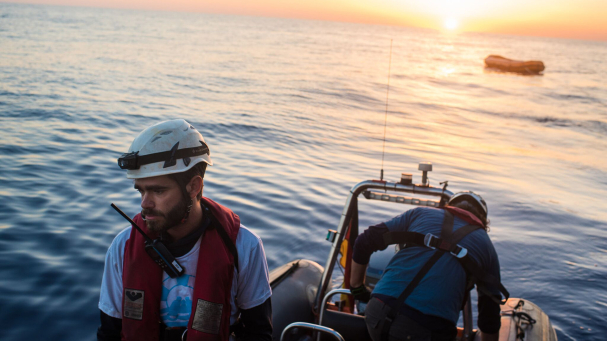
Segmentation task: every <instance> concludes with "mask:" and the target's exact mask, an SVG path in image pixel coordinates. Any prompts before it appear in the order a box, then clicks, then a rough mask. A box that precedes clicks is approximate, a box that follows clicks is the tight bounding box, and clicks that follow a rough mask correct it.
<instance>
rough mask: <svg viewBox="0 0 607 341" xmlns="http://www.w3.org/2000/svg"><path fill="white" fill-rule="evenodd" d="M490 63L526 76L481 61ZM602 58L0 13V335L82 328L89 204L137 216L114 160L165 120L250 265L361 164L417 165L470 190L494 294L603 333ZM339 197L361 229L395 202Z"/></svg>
mask: <svg viewBox="0 0 607 341" xmlns="http://www.w3.org/2000/svg"><path fill="white" fill-rule="evenodd" d="M391 41H392V55H391V71H390V90H389V96H388V109H387V116H386V98H387V82H388V69H389V67H390V66H389V61H390V44H391ZM489 54H499V55H503V56H505V57H510V58H514V59H521V60H532V59H534V60H542V61H544V63H545V65H546V70H545V72H544V74H543V75H542V76H520V75H515V74H505V73H496V72H493V71H490V70H485V69H484V68H483V59H484V58H485V57H486V56H487V55H489ZM606 61H607V44H606V43H605V42H592V41H577V40H562V39H553V38H535V37H515V36H499V35H484V34H459V35H448V34H443V33H440V32H435V31H429V30H421V29H414V28H404V27H390V26H371V25H362V24H350V23H336V22H326V21H304V20H292V19H277V18H263V17H240V16H227V15H209V14H199V13H172V12H152V11H129V10H111V9H95V8H76V7H53V6H35V5H14V4H0V123H1V125H0V127H1V128H0V133H1V134H0V184H1V185H0V302H1V305H0V324H1V328H0V339H1V340H34V339H40V340H42V339H44V340H85V339H94V337H95V331H96V328H97V326H98V324H99V322H98V321H99V317H98V315H99V310H98V308H97V302H98V298H99V287H100V284H101V276H102V270H103V263H104V255H105V252H106V250H107V248H108V246H109V245H110V243H111V242H112V240H113V238H114V236H115V235H116V234H117V233H118V232H119V231H121V230H122V229H124V228H125V227H126V226H127V224H126V223H125V221H124V219H123V218H122V217H120V216H119V215H118V214H116V212H114V211H113V210H112V209H111V207H110V203H111V202H114V203H116V204H117V205H118V206H119V207H121V208H122V209H123V210H124V211H126V212H128V213H129V214H131V215H134V214H136V213H137V212H138V211H139V209H140V208H139V198H138V193H137V192H136V191H135V190H134V189H133V184H132V182H131V181H130V180H127V179H126V178H125V172H124V171H123V170H121V169H119V168H118V166H117V163H116V159H117V158H118V157H119V156H120V155H121V154H122V153H124V152H126V151H127V148H128V146H129V144H130V142H131V141H132V139H133V138H134V137H135V136H136V135H137V134H138V133H139V132H140V131H141V130H143V129H144V128H146V127H147V126H150V125H152V124H155V123H157V122H159V121H163V120H168V119H175V118H184V119H186V120H187V121H189V122H190V123H191V124H193V125H194V126H195V127H196V128H197V129H198V130H199V131H200V132H201V133H202V134H203V135H204V137H205V139H206V141H207V143H208V144H209V146H210V149H211V156H212V158H213V161H214V163H215V164H214V166H213V167H210V168H209V169H208V171H207V175H206V177H205V187H204V194H205V195H206V196H208V197H210V198H212V199H214V200H216V201H218V202H220V203H222V204H224V205H226V206H228V207H230V208H232V209H233V210H234V211H235V212H237V213H238V214H239V215H240V217H241V219H242V222H243V223H244V224H245V225H246V226H248V227H249V228H251V229H252V230H253V231H255V232H256V233H257V234H258V235H260V236H261V237H262V239H263V242H264V247H265V251H266V254H267V259H268V265H269V267H270V269H272V268H276V267H278V266H280V265H282V264H284V263H285V262H287V261H290V260H293V259H297V258H307V259H311V260H314V261H317V262H319V263H321V264H322V265H324V263H325V260H326V257H327V254H328V251H329V248H330V244H329V243H328V242H326V241H325V240H324V237H325V235H326V230H327V229H332V228H335V227H336V226H337V223H338V221H339V218H340V215H341V210H342V206H343V204H344V202H345V199H346V196H347V195H348V193H349V189H350V188H351V187H352V186H353V185H354V184H356V183H357V182H359V181H361V180H366V179H376V178H379V174H380V169H381V168H382V160H383V168H384V172H385V178H387V179H391V180H398V179H399V178H400V174H401V172H408V173H413V174H414V181H415V182H420V174H419V172H418V171H417V164H418V162H421V161H431V162H433V165H434V170H433V171H432V172H431V173H430V175H429V176H430V183H431V184H432V185H438V183H439V182H440V181H444V180H448V181H449V189H450V190H452V191H459V190H473V191H476V192H478V193H480V194H481V195H483V197H484V198H485V199H486V201H487V203H488V206H489V217H490V219H491V232H490V236H491V238H492V240H493V242H494V244H495V247H496V249H497V252H498V254H499V256H500V263H501V271H502V272H501V273H502V281H503V283H504V284H505V285H506V286H507V287H508V289H509V290H510V292H511V294H512V296H513V297H523V298H526V299H528V300H531V301H533V302H534V303H536V304H538V305H539V306H540V307H541V308H542V309H543V310H544V311H545V312H546V313H547V314H548V315H549V316H550V318H551V321H552V323H553V325H554V327H555V328H556V330H557V334H558V337H559V339H560V340H604V338H605V335H606V334H607V327H605V315H607V268H606V267H607V240H606V238H605V237H606V236H607V233H606V232H605V230H606V229H607V203H606V202H605V197H606V195H607V161H606V160H607V157H606V152H607V139H606V137H607V83H606V82H605V79H607V64H606V63H607V62H606ZM386 117H387V121H385V119H386ZM385 122H386V125H385V127H386V128H385V156H384V157H382V150H383V148H384V142H383V137H384V123H385ZM360 205H361V210H363V212H361V218H360V219H361V225H362V226H361V228H364V227H365V226H368V225H369V224H373V223H376V222H379V221H382V220H385V219H388V218H390V217H392V216H393V215H396V214H398V213H399V212H402V211H403V210H406V209H408V208H410V207H407V206H398V205H392V206H385V205H381V204H371V203H367V202H366V201H364V200H362V201H361V204H360ZM394 206H396V207H394Z"/></svg>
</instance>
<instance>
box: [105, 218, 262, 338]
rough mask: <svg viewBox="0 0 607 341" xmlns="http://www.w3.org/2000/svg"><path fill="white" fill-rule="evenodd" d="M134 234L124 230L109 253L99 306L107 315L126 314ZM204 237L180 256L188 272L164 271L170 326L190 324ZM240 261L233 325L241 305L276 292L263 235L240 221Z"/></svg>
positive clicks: (163, 307) (164, 306) (165, 317)
mask: <svg viewBox="0 0 607 341" xmlns="http://www.w3.org/2000/svg"><path fill="white" fill-rule="evenodd" d="M130 236H131V227H128V228H126V229H125V230H123V231H122V232H120V233H119V234H118V235H117V236H116V238H114V241H113V242H112V245H110V247H109V249H108V251H107V254H106V256H105V269H104V271H103V280H102V282H101V294H100V296H99V309H101V311H103V312H104V313H106V314H107V315H109V316H111V317H115V318H120V319H121V318H122V293H123V290H122V267H123V263H124V247H125V244H126V241H127V240H128V239H129V238H130ZM200 241H201V240H200V239H199V240H198V242H197V243H196V245H195V246H194V247H193V248H192V250H190V251H189V252H188V253H187V254H185V255H183V256H181V257H176V259H177V261H178V262H179V264H181V265H182V266H183V267H185V269H186V271H185V274H183V275H182V276H180V277H179V278H170V277H169V275H167V274H166V272H164V271H163V278H162V283H163V286H162V298H161V302H160V316H161V318H162V321H163V322H164V323H165V324H166V325H167V326H168V327H187V324H188V321H189V320H190V314H191V312H192V294H193V291H194V281H195V279H196V265H197V264H198V251H199V250H200ZM236 250H237V251H238V265H239V269H240V271H238V272H237V271H236V268H234V277H233V279H232V295H231V299H230V302H231V316H230V325H232V324H234V323H235V322H236V320H237V318H238V316H239V315H240V311H239V309H250V308H253V307H256V306H258V305H260V304H262V303H263V302H265V301H266V300H267V299H268V298H270V296H272V289H270V283H269V274H268V264H267V262H266V255H265V252H264V249H263V244H262V242H261V239H260V238H259V236H257V235H256V234H255V233H253V232H252V231H251V230H249V229H247V228H246V227H244V226H243V225H240V230H239V231H238V235H237V237H236Z"/></svg>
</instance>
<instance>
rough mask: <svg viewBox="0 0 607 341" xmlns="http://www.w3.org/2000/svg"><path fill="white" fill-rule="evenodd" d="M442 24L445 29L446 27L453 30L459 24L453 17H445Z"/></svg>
mask: <svg viewBox="0 0 607 341" xmlns="http://www.w3.org/2000/svg"><path fill="white" fill-rule="evenodd" d="M443 26H444V27H445V28H446V29H448V30H449V31H453V30H455V29H456V28H457V26H459V25H458V22H457V19H455V18H447V19H446V20H445V23H444V24H443Z"/></svg>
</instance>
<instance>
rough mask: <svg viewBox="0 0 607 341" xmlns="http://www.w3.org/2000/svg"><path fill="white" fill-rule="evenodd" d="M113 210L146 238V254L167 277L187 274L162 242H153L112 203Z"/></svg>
mask: <svg viewBox="0 0 607 341" xmlns="http://www.w3.org/2000/svg"><path fill="white" fill-rule="evenodd" d="M112 208H113V209H115V210H116V211H117V212H118V213H120V215H122V216H123V217H124V219H126V220H128V221H129V223H131V225H133V227H134V228H136V229H137V231H139V233H141V235H143V238H145V252H147V253H148V255H150V257H152V259H153V260H154V261H155V262H156V264H158V265H159V266H160V268H161V269H162V270H164V272H166V273H167V275H169V276H171V278H177V277H179V276H181V275H183V273H184V272H185V269H184V268H183V267H182V266H181V265H179V262H177V260H176V259H175V257H174V256H173V255H172V254H171V252H169V250H168V249H167V248H166V246H164V244H162V242H161V241H160V240H158V239H156V240H152V239H151V238H150V237H148V236H147V235H146V234H145V233H144V232H143V231H142V230H141V229H140V228H139V226H137V224H135V222H134V221H133V220H132V219H131V218H130V217H129V216H128V215H126V214H124V212H122V210H120V209H119V208H118V207H117V206H116V205H114V204H113V203H112Z"/></svg>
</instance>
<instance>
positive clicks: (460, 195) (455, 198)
mask: <svg viewBox="0 0 607 341" xmlns="http://www.w3.org/2000/svg"><path fill="white" fill-rule="evenodd" d="M470 199H471V201H472V202H475V203H476V204H477V206H478V208H480V209H481V210H482V212H481V213H483V214H484V215H485V218H487V215H488V214H489V208H488V207H487V203H486V202H485V200H484V199H483V198H482V197H481V196H480V195H478V194H476V193H474V192H472V191H463V192H457V193H455V194H453V195H452V196H451V198H450V199H449V203H448V204H447V205H452V204H454V203H456V202H459V201H464V200H470Z"/></svg>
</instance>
